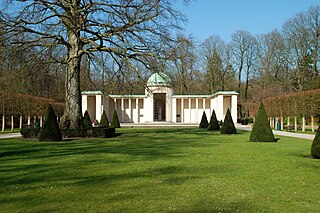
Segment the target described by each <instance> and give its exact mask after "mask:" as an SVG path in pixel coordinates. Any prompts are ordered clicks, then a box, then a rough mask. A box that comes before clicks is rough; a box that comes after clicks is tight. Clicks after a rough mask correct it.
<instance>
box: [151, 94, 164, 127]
mask: <svg viewBox="0 0 320 213" xmlns="http://www.w3.org/2000/svg"><path fill="white" fill-rule="evenodd" d="M153 121H166V94H165V93H156V94H153Z"/></svg>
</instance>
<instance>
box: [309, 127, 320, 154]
mask: <svg viewBox="0 0 320 213" xmlns="http://www.w3.org/2000/svg"><path fill="white" fill-rule="evenodd" d="M311 156H312V157H313V158H316V159H320V126H319V128H318V131H317V134H316V136H315V137H314V139H313V142H312V145H311Z"/></svg>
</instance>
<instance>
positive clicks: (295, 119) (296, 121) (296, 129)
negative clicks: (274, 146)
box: [294, 116, 298, 131]
mask: <svg viewBox="0 0 320 213" xmlns="http://www.w3.org/2000/svg"><path fill="white" fill-rule="evenodd" d="M294 131H298V119H297V116H294Z"/></svg>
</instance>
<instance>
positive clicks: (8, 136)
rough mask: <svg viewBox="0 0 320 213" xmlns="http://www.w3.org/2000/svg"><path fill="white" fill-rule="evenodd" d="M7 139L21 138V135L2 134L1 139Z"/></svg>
mask: <svg viewBox="0 0 320 213" xmlns="http://www.w3.org/2000/svg"><path fill="white" fill-rule="evenodd" d="M7 138H21V134H20V133H4V134H0V139H7Z"/></svg>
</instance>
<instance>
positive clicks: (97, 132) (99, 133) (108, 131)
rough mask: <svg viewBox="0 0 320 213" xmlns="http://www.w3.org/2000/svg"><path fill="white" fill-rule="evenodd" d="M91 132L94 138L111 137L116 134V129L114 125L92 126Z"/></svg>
mask: <svg viewBox="0 0 320 213" xmlns="http://www.w3.org/2000/svg"><path fill="white" fill-rule="evenodd" d="M92 134H93V137H96V138H111V137H114V136H115V135H116V129H115V128H114V127H108V128H105V127H93V128H92Z"/></svg>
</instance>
